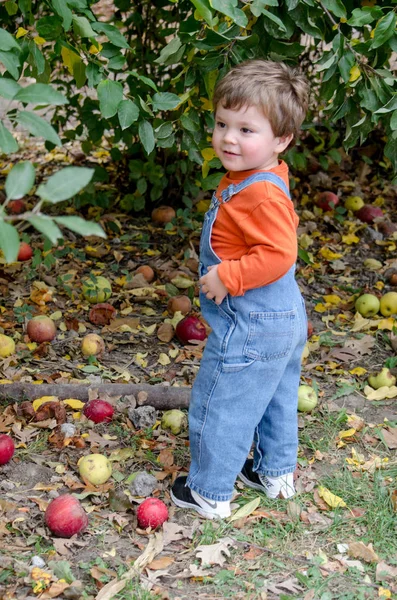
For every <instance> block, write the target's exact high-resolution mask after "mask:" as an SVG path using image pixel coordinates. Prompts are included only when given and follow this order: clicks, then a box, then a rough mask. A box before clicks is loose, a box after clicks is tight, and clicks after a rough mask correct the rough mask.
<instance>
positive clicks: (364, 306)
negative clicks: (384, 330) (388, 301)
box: [354, 294, 380, 317]
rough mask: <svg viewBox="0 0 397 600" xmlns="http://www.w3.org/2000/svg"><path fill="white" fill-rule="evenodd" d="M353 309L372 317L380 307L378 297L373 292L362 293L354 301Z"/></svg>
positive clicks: (362, 314)
mask: <svg viewBox="0 0 397 600" xmlns="http://www.w3.org/2000/svg"><path fill="white" fill-rule="evenodd" d="M354 306H355V309H356V311H357V312H359V313H360V315H361V316H363V317H373V316H374V315H376V314H377V313H378V311H379V308H380V302H379V299H378V298H377V297H376V296H375V295H374V294H362V295H361V296H359V297H358V298H357V300H356V302H355V305H354Z"/></svg>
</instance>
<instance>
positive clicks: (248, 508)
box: [229, 496, 261, 523]
mask: <svg viewBox="0 0 397 600" xmlns="http://www.w3.org/2000/svg"><path fill="white" fill-rule="evenodd" d="M260 503H261V499H260V497H259V496H257V497H256V498H254V499H253V500H251V502H247V504H244V506H242V507H241V508H239V509H238V510H237V511H236V512H235V513H234V514H233V515H232V516H231V517H230V519H229V523H232V522H233V521H237V520H238V519H242V518H243V517H248V516H249V515H250V514H252V513H253V512H254V510H256V509H257V508H258V506H259V505H260Z"/></svg>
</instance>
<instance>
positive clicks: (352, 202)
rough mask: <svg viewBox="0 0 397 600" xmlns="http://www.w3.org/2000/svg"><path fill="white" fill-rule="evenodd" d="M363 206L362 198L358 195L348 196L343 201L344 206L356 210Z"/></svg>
mask: <svg viewBox="0 0 397 600" xmlns="http://www.w3.org/2000/svg"><path fill="white" fill-rule="evenodd" d="M363 206H364V200H363V199H362V198H360V196H348V197H347V198H346V201H345V208H346V209H347V210H351V211H352V212H356V211H358V210H360V208H362V207H363Z"/></svg>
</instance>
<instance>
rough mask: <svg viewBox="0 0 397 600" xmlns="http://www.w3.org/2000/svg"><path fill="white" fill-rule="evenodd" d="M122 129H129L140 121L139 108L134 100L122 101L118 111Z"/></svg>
mask: <svg viewBox="0 0 397 600" xmlns="http://www.w3.org/2000/svg"><path fill="white" fill-rule="evenodd" d="M117 115H118V117H119V122H120V127H121V129H123V130H124V129H128V127H129V126H130V125H132V123H134V122H135V121H137V120H138V117H139V108H138V107H137V105H136V104H134V102H132V100H129V99H127V100H122V101H121V102H120V104H119V106H118V109H117Z"/></svg>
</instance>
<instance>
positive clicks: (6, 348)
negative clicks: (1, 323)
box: [0, 333, 15, 358]
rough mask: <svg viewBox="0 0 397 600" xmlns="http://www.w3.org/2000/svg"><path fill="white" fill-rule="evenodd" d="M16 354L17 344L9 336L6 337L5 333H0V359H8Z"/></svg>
mask: <svg viewBox="0 0 397 600" xmlns="http://www.w3.org/2000/svg"><path fill="white" fill-rule="evenodd" d="M14 352H15V342H14V340H13V339H12V337H10V336H9V335H4V333H0V358H7V357H8V356H11V354H14Z"/></svg>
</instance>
